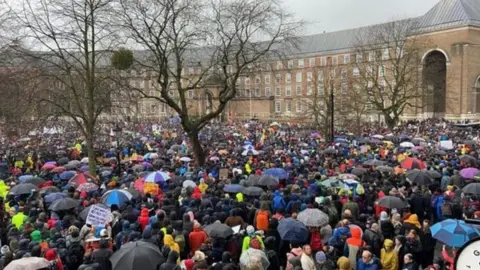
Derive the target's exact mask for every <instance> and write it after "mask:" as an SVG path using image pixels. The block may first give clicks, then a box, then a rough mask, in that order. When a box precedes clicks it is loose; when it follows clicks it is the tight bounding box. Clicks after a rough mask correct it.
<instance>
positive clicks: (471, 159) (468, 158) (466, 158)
mask: <svg viewBox="0 0 480 270" xmlns="http://www.w3.org/2000/svg"><path fill="white" fill-rule="evenodd" d="M458 158H459V159H460V160H461V161H464V162H467V163H477V160H476V159H475V158H474V157H473V156H471V155H461V156H459V157H458Z"/></svg>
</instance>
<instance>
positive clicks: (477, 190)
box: [462, 183, 480, 195]
mask: <svg viewBox="0 0 480 270" xmlns="http://www.w3.org/2000/svg"><path fill="white" fill-rule="evenodd" d="M462 191H463V192H464V193H467V194H474V195H480V183H470V184H468V185H466V186H464V187H463V188H462Z"/></svg>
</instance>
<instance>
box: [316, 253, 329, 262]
mask: <svg viewBox="0 0 480 270" xmlns="http://www.w3.org/2000/svg"><path fill="white" fill-rule="evenodd" d="M315 260H316V261H317V262H324V261H326V260H327V256H326V255H325V252H323V251H319V252H317V254H315Z"/></svg>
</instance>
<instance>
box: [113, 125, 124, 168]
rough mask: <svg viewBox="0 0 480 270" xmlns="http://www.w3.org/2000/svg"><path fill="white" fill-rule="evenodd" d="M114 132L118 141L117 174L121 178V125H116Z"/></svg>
mask: <svg viewBox="0 0 480 270" xmlns="http://www.w3.org/2000/svg"><path fill="white" fill-rule="evenodd" d="M113 132H114V133H115V137H116V139H117V174H118V176H119V177H120V175H121V171H120V160H121V158H120V151H121V148H120V136H121V135H122V128H121V127H120V126H119V125H116V126H115V129H114V130H113Z"/></svg>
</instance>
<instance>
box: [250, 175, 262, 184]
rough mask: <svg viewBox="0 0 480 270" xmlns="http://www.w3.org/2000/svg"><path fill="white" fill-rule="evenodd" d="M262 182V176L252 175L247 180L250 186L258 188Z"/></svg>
mask: <svg viewBox="0 0 480 270" xmlns="http://www.w3.org/2000/svg"><path fill="white" fill-rule="evenodd" d="M259 182H260V175H256V174H252V175H250V176H249V177H248V179H247V185H248V186H256V185H258V183H259Z"/></svg>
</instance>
